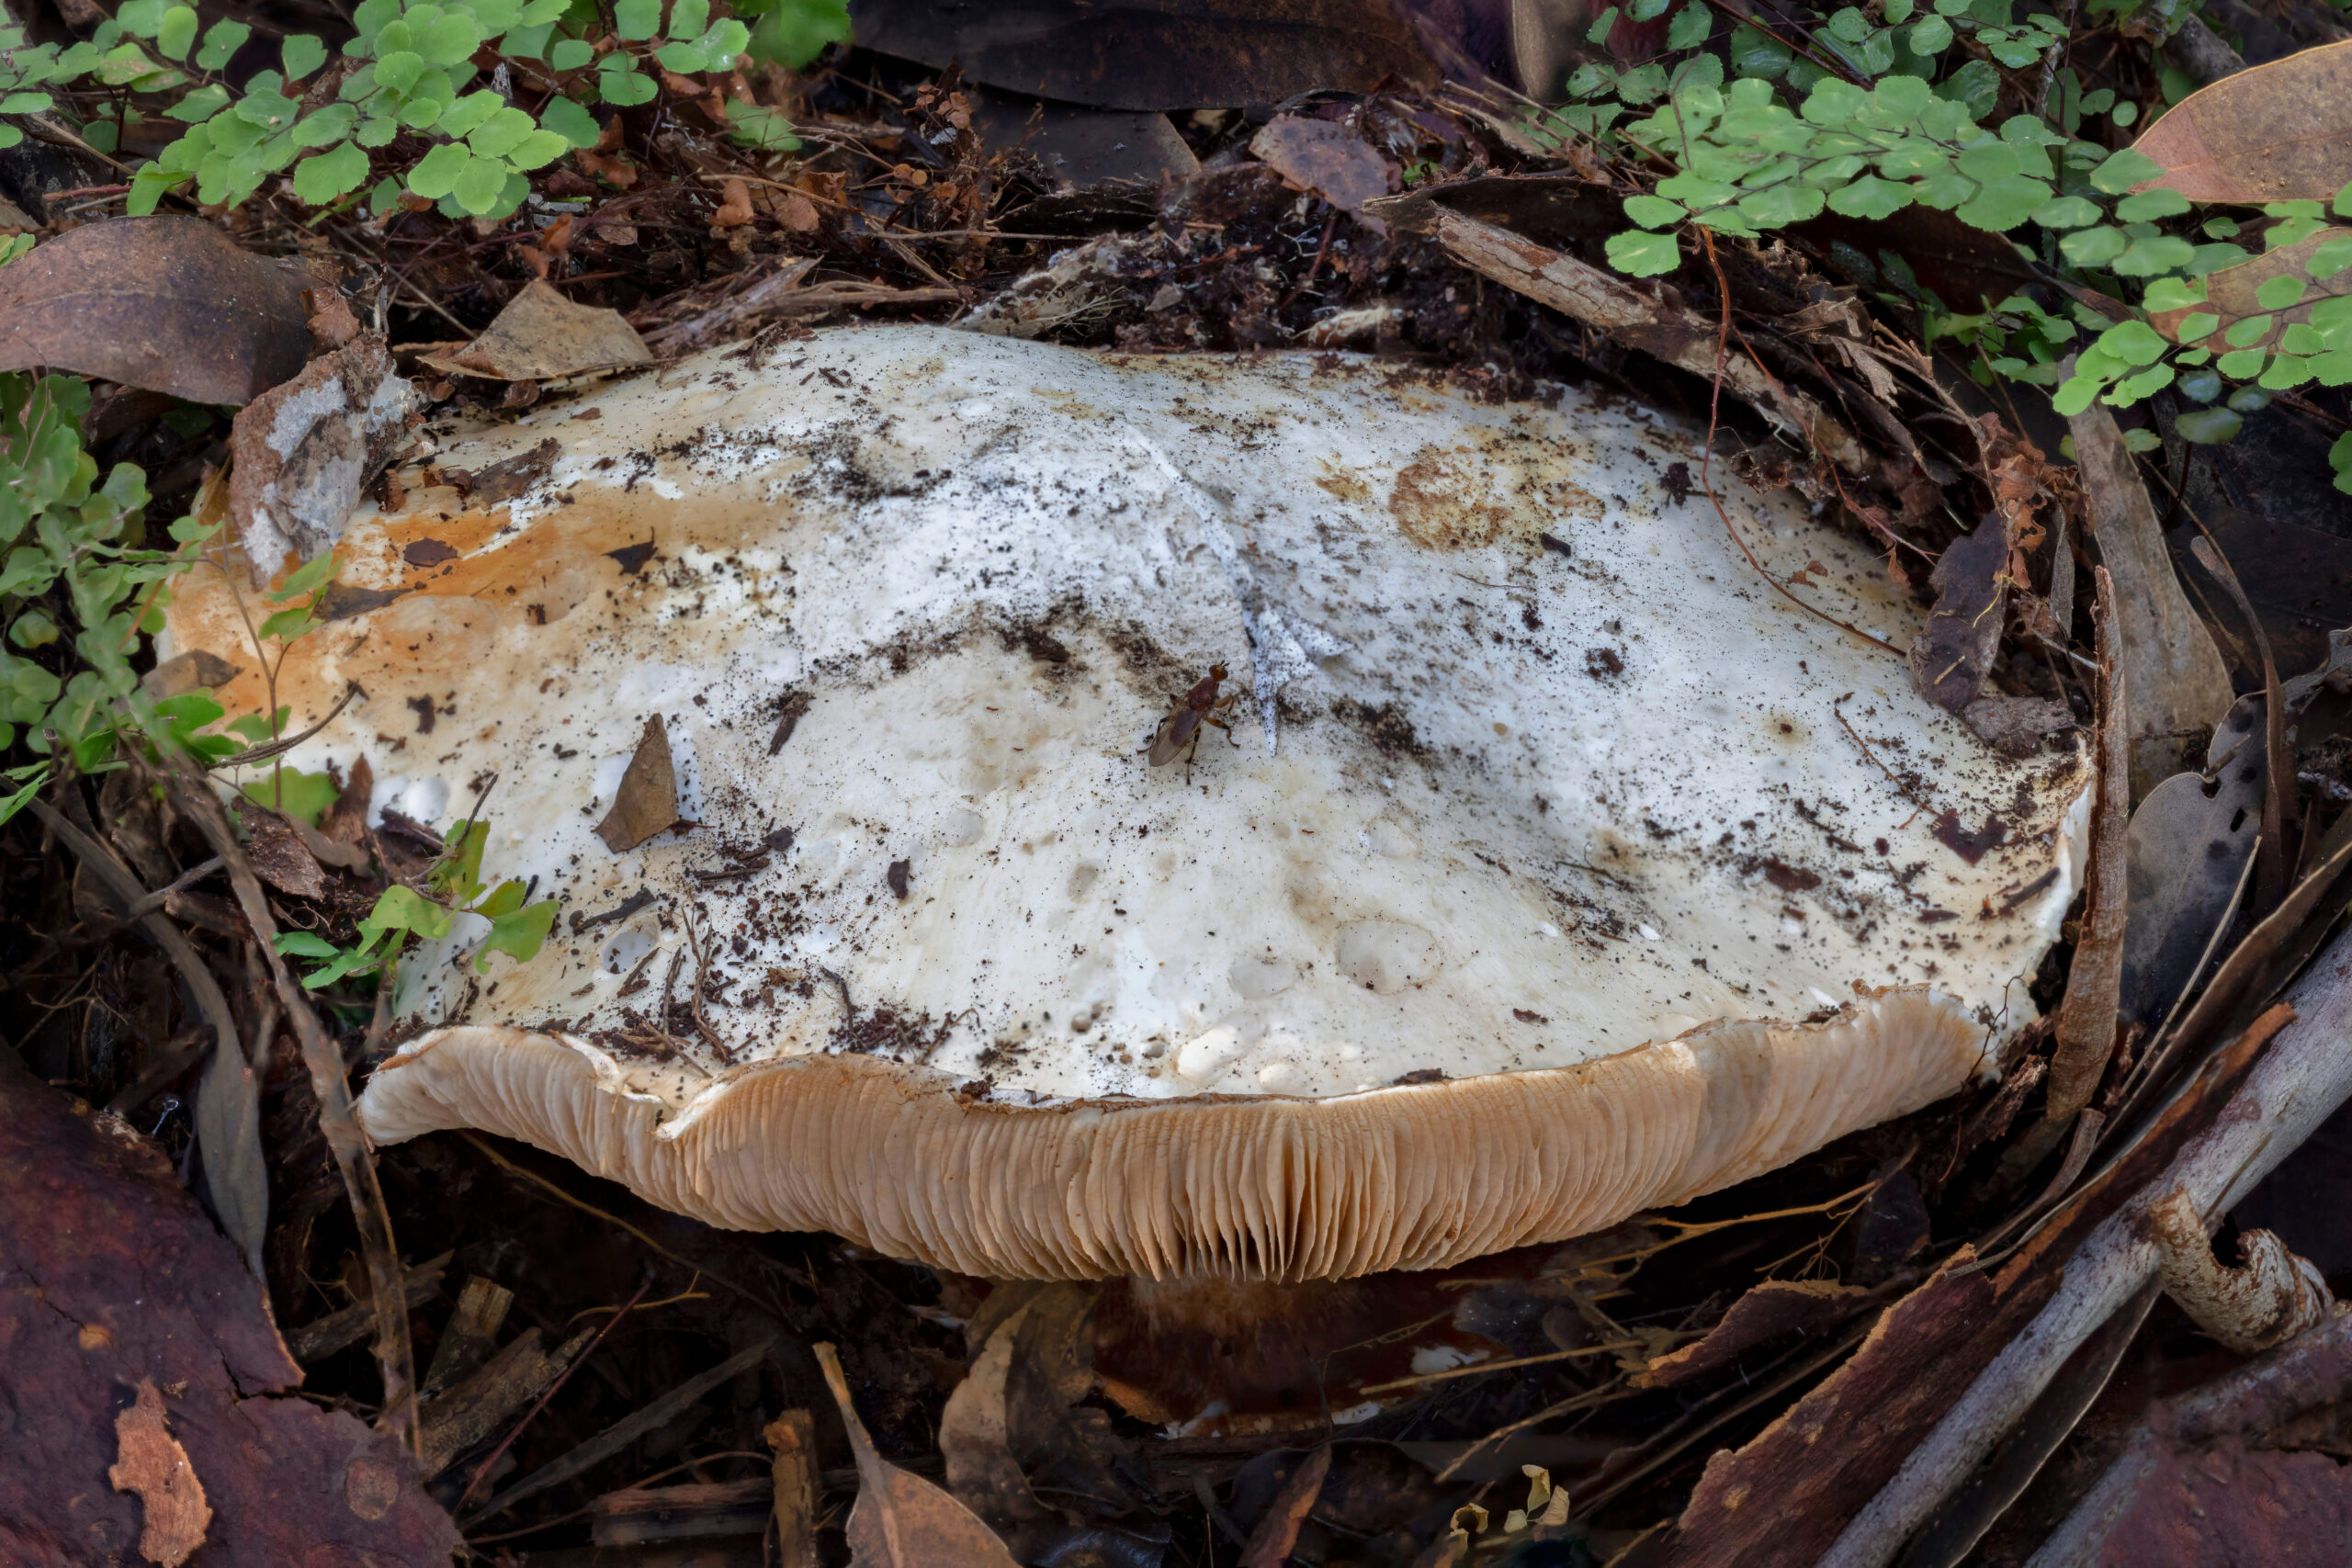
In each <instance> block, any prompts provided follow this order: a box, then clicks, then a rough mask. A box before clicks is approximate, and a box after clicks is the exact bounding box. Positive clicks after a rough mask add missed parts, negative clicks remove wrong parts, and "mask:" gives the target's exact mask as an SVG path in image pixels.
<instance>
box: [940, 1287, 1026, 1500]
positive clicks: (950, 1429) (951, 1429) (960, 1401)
mask: <svg viewBox="0 0 2352 1568" xmlns="http://www.w3.org/2000/svg"><path fill="white" fill-rule="evenodd" d="M1029 1311H1030V1309H1029V1307H1028V1306H1027V1305H1026V1304H1023V1306H1021V1307H1019V1308H1018V1309H1016V1310H1015V1311H1014V1312H1013V1314H1012V1316H1010V1317H1008V1318H1006V1319H1004V1320H1003V1321H1002V1322H1001V1323H1000V1324H998V1325H997V1326H996V1329H995V1331H994V1332H993V1333H991V1334H990V1335H989V1337H988V1342H987V1343H986V1344H985V1345H984V1346H982V1347H981V1348H980V1353H979V1356H978V1359H975V1360H974V1361H973V1362H972V1370H971V1371H969V1372H968V1373H967V1374H966V1375H965V1378H964V1381H963V1382H960V1383H957V1384H956V1392H955V1393H951V1394H949V1395H948V1396H947V1408H946V1409H945V1410H944V1411H943V1412H942V1413H941V1415H940V1417H939V1452H940V1457H941V1458H942V1459H944V1461H946V1466H947V1489H948V1490H949V1491H951V1492H953V1493H954V1494H955V1495H956V1498H957V1500H958V1501H960V1502H962V1503H963V1504H964V1505H965V1506H967V1507H969V1508H970V1509H971V1510H972V1511H973V1512H974V1513H976V1514H978V1515H981V1516H982V1517H987V1518H989V1519H993V1520H995V1521H997V1522H998V1523H999V1524H1001V1525H1010V1524H1013V1523H1017V1522H1019V1521H1022V1520H1025V1519H1034V1518H1038V1517H1043V1516H1044V1514H1045V1511H1046V1510H1045V1508H1044V1506H1043V1505H1041V1504H1040V1503H1039V1502H1038V1501H1037V1495H1036V1494H1035V1493H1034V1492H1032V1491H1031V1490H1030V1489H1029V1478H1028V1477H1027V1476H1025V1475H1023V1474H1022V1473H1021V1466H1020V1465H1019V1464H1018V1463H1017V1462H1015V1461H1014V1460H1013V1457H1012V1444H1011V1438H1010V1437H1009V1435H1008V1434H1007V1431H1006V1427H1005V1391H1004V1384H1005V1379H1006V1378H1007V1377H1008V1376H1009V1375H1011V1373H1012V1357H1013V1351H1014V1348H1015V1340H1016V1338H1017V1337H1018V1335H1019V1332H1020V1328H1021V1325H1022V1324H1023V1321H1025V1320H1026V1319H1027V1317H1028V1315H1029Z"/></svg>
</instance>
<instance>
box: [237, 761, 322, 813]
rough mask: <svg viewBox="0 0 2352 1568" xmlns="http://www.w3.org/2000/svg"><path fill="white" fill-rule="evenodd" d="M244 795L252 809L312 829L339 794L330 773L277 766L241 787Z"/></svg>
mask: <svg viewBox="0 0 2352 1568" xmlns="http://www.w3.org/2000/svg"><path fill="white" fill-rule="evenodd" d="M244 793H245V797H246V798H247V799H248V800H251V801H252V802H253V803H254V805H256V806H266V807H269V808H270V809H271V810H273V811H277V812H279V813H282V814H283V815H285V816H288V817H292V818H297V819H299V820H300V821H303V822H307V823H309V824H310V825H311V827H313V828H315V827H317V826H318V825H319V818H320V816H321V815H322V813H323V812H324V811H325V810H326V808H327V807H330V806H333V805H334V803H335V797H336V796H337V795H341V794H342V793H343V791H342V790H341V788H339V787H338V786H337V785H336V784H335V782H334V775H333V774H331V773H304V772H302V771H301V770H300V768H288V767H283V766H277V767H272V768H271V769H270V770H269V772H268V773H265V774H263V775H262V776H261V777H260V778H257V779H255V780H254V781H253V782H252V783H251V784H247V785H245V789H244Z"/></svg>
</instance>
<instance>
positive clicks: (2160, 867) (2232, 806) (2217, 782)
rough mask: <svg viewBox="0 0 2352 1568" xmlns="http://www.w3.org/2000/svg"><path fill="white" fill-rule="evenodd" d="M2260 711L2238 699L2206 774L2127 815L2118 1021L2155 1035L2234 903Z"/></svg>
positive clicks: (2252, 700)
mask: <svg viewBox="0 0 2352 1568" xmlns="http://www.w3.org/2000/svg"><path fill="white" fill-rule="evenodd" d="M2261 710H2262V704H2261V699H2260V698H2258V697H2253V696H2248V697H2243V698H2240V699H2239V700H2238V702H2237V703H2236V704H2235V705H2233V706H2232V707H2231V709H2230V711H2229V714H2228V716H2226V717H2224V718H2223V719H2222V723H2221V725H2220V727H2219V728H2216V729H2215V730H2214V732H2213V743H2212V745H2211V748H2209V750H2208V751H2207V755H2206V769H2207V771H2208V772H2210V773H2211V774H2212V776H2213V781H2214V787H2213V790H2212V793H2211V795H2208V794H2207V792H2206V783H2205V779H2204V777H2203V776H2202V775H2200V774H2199V773H2194V772H2190V773H2175V774H2174V775H2173V776H2172V777H2171V778H2168V779H2166V780H2165V782H2164V783H2162V784H2158V785H2157V786H2156V787H2155V788H2154V790H2152V791H2150V792H2149V794H2148V798H2147V799H2145V800H2143V801H2142V802H2141V803H2140V808H2139V810H2137V811H2135V812H2133V813H2132V814H2131V835H2130V850H2129V865H2130V873H2129V874H2130V880H2131V915H2130V918H2129V919H2128V920H2127V922H2126V924H2125V926H2124V931H2123V987H2122V993H2121V998H2120V1001H2121V1006H2122V1012H2123V1021H2125V1022H2126V1023H2127V1024H2138V1025H2142V1026H2143V1027H2145V1028H2148V1029H2151V1030H2153V1029H2154V1027H2155V1026H2156V1025H2157V1024H2158V1023H2161V1022H2162V1021H2164V1019H2165V1015H2166V1014H2167V1013H2169V1012H2171V1011H2172V1009H2173V1005H2174V1003H2176V1002H2177V1001H2178V1000H2179V999H2180V994H2181V991H2182V989H2183V988H2184V987H2186V986H2187V985H2188V981H2189V977H2190V976H2191V974H2192V973H2193V972H2194V971H2195V969H2196V967H2197V966H2198V964H2199V963H2200V962H2201V961H2202V960H2203V959H2204V958H2205V956H2206V952H2205V950H2206V948H2207V947H2208V946H2209V945H2210V944H2211V941H2212V938H2213V934H2214V932H2215V931H2217V930H2218V929H2219V928H2220V926H2221V923H2222V920H2223V919H2226V918H2227V916H2228V912H2229V910H2230V908H2231V907H2232V906H2233V904H2234V903H2235V901H2236V898H2237V892H2238V886H2239V884H2240V882H2241V881H2242V880H2243V879H2244V877H2245V869H2246V864H2247V863H2248V862H2249V861H2250V860H2251V859H2252V858H2253V856H2254V847H2255V840H2256V836H2257V835H2258V834H2259V833H2260V831H2261V826H2262V802H2263V799H2264V796H2265V795H2266V794H2267V789H2268V785H2267V779H2268V770H2267V767H2266V766H2265V759H2264V756H2263V748H2262V743H2261V739H2260V737H2261V730H2262V727H2263V718H2262V711H2261Z"/></svg>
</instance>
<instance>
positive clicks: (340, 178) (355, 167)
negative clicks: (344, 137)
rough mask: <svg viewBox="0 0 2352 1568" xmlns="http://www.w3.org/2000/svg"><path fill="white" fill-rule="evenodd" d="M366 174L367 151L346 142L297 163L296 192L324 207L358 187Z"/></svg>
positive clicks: (316, 205) (295, 171)
mask: <svg viewBox="0 0 2352 1568" xmlns="http://www.w3.org/2000/svg"><path fill="white" fill-rule="evenodd" d="M367 177H368V154H367V152H366V151H365V150H364V149H362V148H359V147H356V146H355V145H353V144H352V143H351V142H348V141H346V142H345V143H343V145H341V146H340V147H337V148H335V149H334V151H333V152H321V153H318V154H316V155H315V156H312V157H309V158H305V159H303V160H302V161H301V162H300V163H299V164H295V165H294V194H295V195H296V196H299V197H301V198H302V199H303V200H304V201H307V202H309V203H310V204H311V206H312V207H323V206H325V205H326V204H327V203H328V202H330V201H333V200H334V199H335V198H336V197H340V196H344V195H346V194H348V193H349V192H351V191H354V190H356V189H357V188H358V186H359V184H360V182H361V181H362V180H365V179H366V178H367Z"/></svg>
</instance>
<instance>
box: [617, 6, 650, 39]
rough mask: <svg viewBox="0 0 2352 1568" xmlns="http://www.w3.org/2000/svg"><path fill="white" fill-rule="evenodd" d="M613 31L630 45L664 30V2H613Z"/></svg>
mask: <svg viewBox="0 0 2352 1568" xmlns="http://www.w3.org/2000/svg"><path fill="white" fill-rule="evenodd" d="M613 29H614V31H616V32H617V33H619V34H620V36H621V37H622V38H623V39H627V40H628V42H630V43H636V42H639V41H640V40H641V39H650V38H651V37H652V36H653V35H654V34H655V33H657V32H659V31H661V30H662V0H613Z"/></svg>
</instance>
